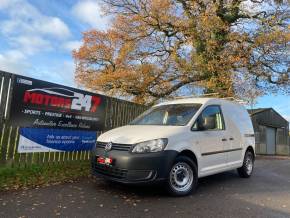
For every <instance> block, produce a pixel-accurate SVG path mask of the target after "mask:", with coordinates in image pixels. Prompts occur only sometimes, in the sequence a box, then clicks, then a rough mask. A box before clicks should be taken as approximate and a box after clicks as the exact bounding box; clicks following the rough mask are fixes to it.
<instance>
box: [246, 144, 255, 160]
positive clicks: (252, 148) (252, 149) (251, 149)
mask: <svg viewBox="0 0 290 218" xmlns="http://www.w3.org/2000/svg"><path fill="white" fill-rule="evenodd" d="M247 151H250V152H252V154H253V155H254V159H255V157H256V154H255V149H254V147H253V146H252V145H249V146H248V147H247V149H246V152H247ZM246 152H245V153H246Z"/></svg>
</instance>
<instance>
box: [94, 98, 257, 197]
mask: <svg viewBox="0 0 290 218" xmlns="http://www.w3.org/2000/svg"><path fill="white" fill-rule="evenodd" d="M254 145H255V137H254V130H253V126H252V122H251V119H250V117H249V115H248V112H247V110H246V109H245V108H244V107H243V106H242V105H240V104H238V103H234V102H231V101H227V100H223V99H215V98H187V99H178V100H174V101H169V102H165V103H161V104H158V105H156V106H153V107H152V108H150V109H149V110H147V111H145V112H144V113H143V114H141V115H140V116H139V117H137V118H136V119H135V120H133V121H132V122H131V123H130V124H128V125H126V126H122V127H119V128H116V129H112V130H110V131H107V132H105V133H104V134H102V135H100V136H99V137H98V139H97V143H96V147H95V149H94V151H93V155H92V169H93V173H94V174H95V175H100V176H102V177H105V178H106V179H109V180H114V181H117V182H121V183H127V184H144V183H155V182H164V183H165V184H166V187H167V190H168V191H169V193H170V194H172V195H175V196H184V195H188V194H190V193H191V192H192V191H194V190H195V189H196V186H197V182H198V179H199V178H201V177H205V176H209V175H213V174H216V173H221V172H224V171H228V170H233V169H237V172H238V174H239V175H240V177H243V178H248V177H250V176H251V174H252V172H253V167H254V160H255V146H254Z"/></svg>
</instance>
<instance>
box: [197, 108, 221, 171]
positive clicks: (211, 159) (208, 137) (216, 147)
mask: <svg viewBox="0 0 290 218" xmlns="http://www.w3.org/2000/svg"><path fill="white" fill-rule="evenodd" d="M209 117H210V119H213V120H214V121H215V122H214V126H212V127H211V128H203V129H201V128H199V125H198V122H202V121H201V120H204V119H207V118H209ZM192 130H193V131H194V132H193V134H194V135H195V138H196V140H195V141H196V142H197V143H198V144H199V147H200V153H201V161H200V166H201V168H200V173H201V175H207V174H211V173H214V172H216V171H219V170H222V169H224V168H225V165H226V159H227V158H226V154H225V152H224V149H225V143H227V138H226V132H225V123H224V119H223V114H222V111H221V107H220V106H219V105H210V106H207V107H206V108H205V109H204V110H203V111H202V113H201V114H200V115H199V117H198V118H197V120H196V122H195V124H194V125H193V127H192Z"/></svg>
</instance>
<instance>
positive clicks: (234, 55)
mask: <svg viewBox="0 0 290 218" xmlns="http://www.w3.org/2000/svg"><path fill="white" fill-rule="evenodd" d="M103 3H104V9H105V11H106V13H108V14H110V16H112V17H113V24H112V26H111V27H110V28H109V29H108V30H106V31H99V30H96V29H92V30H89V31H87V32H85V33H84V34H83V45H82V46H81V47H80V48H79V49H78V50H75V51H73V56H74V59H75V62H76V81H77V82H78V83H79V84H81V85H82V86H84V87H87V88H89V89H92V90H96V91H102V92H104V93H106V94H108V95H111V96H119V97H120V96H121V97H125V98H127V99H131V100H133V101H134V102H137V103H142V104H151V103H154V102H155V101H156V100H158V99H161V98H167V97H170V96H175V95H180V94H191V95H192V94H195V93H196V92H199V93H200V92H204V93H212V92H215V93H216V92H217V93H219V96H221V97H226V96H237V97H240V98H243V97H244V96H246V94H247V90H245V86H244V82H240V81H241V80H242V81H249V84H253V85H251V86H250V87H249V89H257V90H258V92H259V93H260V91H261V92H269V91H277V90H279V91H280V92H281V91H284V92H286V93H288V94H289V93H290V82H289V78H290V71H289V60H290V58H289V56H290V55H289V52H290V51H289V50H290V48H289V45H290V44H289V42H290V8H289V2H288V1H283V0H282V1H281V0H280V1H270V0H269V1H266V0H247V1H245V0H103ZM240 90H242V91H240Z"/></svg>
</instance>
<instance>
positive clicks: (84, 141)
mask: <svg viewBox="0 0 290 218" xmlns="http://www.w3.org/2000/svg"><path fill="white" fill-rule="evenodd" d="M19 133H20V138H19V145H18V153H30V152H55V151H85V150H91V149H92V148H93V146H95V143H96V137H97V136H96V132H94V131H79V130H66V129H42V128H20V130H19Z"/></svg>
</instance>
